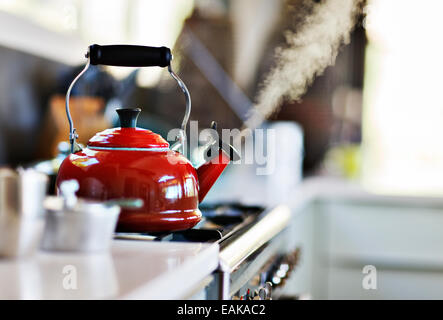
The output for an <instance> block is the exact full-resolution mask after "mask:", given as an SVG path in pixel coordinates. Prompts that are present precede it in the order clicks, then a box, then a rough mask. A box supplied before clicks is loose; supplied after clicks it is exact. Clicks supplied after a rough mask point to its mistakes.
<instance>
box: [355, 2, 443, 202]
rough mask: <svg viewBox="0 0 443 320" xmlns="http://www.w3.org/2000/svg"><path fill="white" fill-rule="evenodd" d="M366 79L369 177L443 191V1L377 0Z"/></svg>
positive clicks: (386, 189)
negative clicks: (442, 35) (442, 36)
mask: <svg viewBox="0 0 443 320" xmlns="http://www.w3.org/2000/svg"><path fill="white" fill-rule="evenodd" d="M367 10H368V11H367V17H366V20H365V27H366V30H367V35H368V46H367V52H366V66H365V81H364V97H363V99H364V111H363V147H364V149H363V151H364V163H363V165H364V167H363V169H364V170H363V182H364V184H365V185H366V186H367V187H368V188H370V189H371V190H372V191H375V192H380V193H391V194H415V195H419V194H427V195H432V194H434V195H437V194H440V195H441V194H443V143H442V141H443V100H442V98H441V95H442V88H441V87H442V84H441V75H442V74H443V59H442V57H443V42H442V40H441V30H442V29H443V19H441V12H442V11H443V1H435V0H422V1H415V0H395V1H394V0H390V1H383V0H372V1H369V2H368V7H367Z"/></svg>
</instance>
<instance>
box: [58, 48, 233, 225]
mask: <svg viewBox="0 0 443 320" xmlns="http://www.w3.org/2000/svg"><path fill="white" fill-rule="evenodd" d="M86 58H88V62H87V63H86V66H85V68H84V69H83V71H82V72H81V73H80V74H79V75H78V76H77V77H76V78H75V79H74V80H73V82H72V83H71V85H70V87H69V88H68V91H67V93H66V114H67V117H68V121H69V125H70V133H69V140H70V143H71V154H70V155H69V156H68V157H67V158H66V159H65V160H64V161H63V163H62V164H61V166H60V169H59V172H58V176H57V181H56V186H57V189H58V188H59V187H60V184H61V183H62V182H63V181H65V180H71V179H75V180H77V181H78V183H79V186H80V188H79V190H78V192H77V195H78V196H79V197H82V198H88V199H94V200H111V199H121V198H139V199H142V200H143V201H144V205H143V206H142V207H141V208H138V209H135V210H122V212H121V214H120V218H119V221H118V224H117V231H121V232H162V231H177V230H184V229H188V228H192V227H193V226H195V225H196V224H197V223H198V222H199V221H200V219H201V212H200V211H199V209H198V204H199V203H200V202H201V201H202V200H203V199H204V197H205V195H206V193H207V192H208V191H209V189H210V188H211V187H212V185H213V184H214V182H215V181H216V180H217V178H218V177H219V176H220V174H221V173H222V171H223V170H224V169H225V167H226V166H227V164H228V163H229V162H230V160H237V159H238V158H239V156H238V153H237V152H236V151H235V149H234V148H232V147H231V146H228V145H226V144H224V143H221V142H220V141H214V142H213V143H212V144H211V146H209V147H208V148H207V149H206V151H207V152H206V160H207V162H206V163H204V164H203V165H201V166H200V167H198V168H197V169H196V168H194V167H193V166H192V165H191V163H190V161H189V160H188V159H187V158H186V157H185V156H184V155H183V149H184V145H185V144H186V133H185V132H186V131H185V130H186V125H187V122H188V119H189V115H190V111H191V99H190V95H189V91H188V89H187V88H186V86H185V84H184V83H183V81H181V79H180V78H179V77H178V76H177V75H176V74H175V73H174V72H173V71H172V68H171V63H170V62H171V60H172V54H171V51H170V49H168V48H166V47H160V48H157V47H146V46H130V45H109V46H99V45H92V46H90V47H89V50H88V53H87V54H86ZM98 64H101V65H111V66H130V67H143V66H145V67H147V66H159V67H166V66H167V67H168V71H169V73H170V74H171V76H172V77H173V78H174V79H175V80H176V81H177V83H178V85H179V87H180V88H181V89H182V91H183V93H184V94H185V97H186V113H185V118H184V120H183V123H182V126H181V129H180V130H179V131H178V132H179V134H178V135H177V137H176V142H175V143H174V144H173V145H172V146H171V148H170V147H169V143H168V142H167V141H166V140H164V139H163V138H162V137H161V136H160V135H158V134H156V133H153V132H152V131H150V130H147V129H142V128H138V127H137V126H136V121H137V117H138V114H139V112H140V111H141V110H140V109H138V108H137V109H119V110H117V113H118V115H119V118H120V127H118V128H112V129H107V130H104V131H102V132H99V133H97V134H96V135H95V136H94V137H92V138H91V139H90V140H89V142H88V144H87V146H86V147H85V148H83V149H82V148H81V147H80V146H79V145H78V144H77V143H76V139H77V137H78V135H77V133H76V130H75V128H74V124H73V121H72V118H71V116H70V112H69V96H70V93H71V89H72V87H73V86H74V84H75V82H76V81H77V80H78V79H79V78H80V77H81V75H82V74H84V73H85V72H86V70H87V69H88V67H89V65H98Z"/></svg>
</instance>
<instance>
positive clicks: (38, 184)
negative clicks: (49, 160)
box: [0, 168, 48, 257]
mask: <svg viewBox="0 0 443 320" xmlns="http://www.w3.org/2000/svg"><path fill="white" fill-rule="evenodd" d="M47 183H48V177H47V176H46V175H44V174H42V173H39V172H37V171H35V170H33V169H27V170H24V169H19V170H18V171H14V170H11V169H5V168H2V169H0V257H19V256H24V255H28V254H30V253H32V252H33V251H34V250H35V249H36V248H37V246H38V244H39V243H40V238H41V234H42V231H43V226H44V212H45V210H44V208H43V201H44V199H45V196H46V188H47Z"/></svg>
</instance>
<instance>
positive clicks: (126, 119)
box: [88, 108, 169, 151]
mask: <svg viewBox="0 0 443 320" xmlns="http://www.w3.org/2000/svg"><path fill="white" fill-rule="evenodd" d="M140 111H141V109H140V108H134V109H117V113H118V116H119V118H120V127H118V128H112V129H106V130H104V131H102V132H99V133H97V134H96V135H95V136H93V137H92V138H91V139H90V140H89V142H88V147H92V148H106V149H108V148H112V149H127V148H131V149H141V150H145V149H146V150H148V149H165V151H167V150H166V149H169V143H168V142H167V141H166V140H165V139H163V138H162V137H161V136H160V135H159V134H156V133H154V132H152V131H151V130H147V129H142V128H137V126H136V125H137V118H138V115H139V114H140Z"/></svg>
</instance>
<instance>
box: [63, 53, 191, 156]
mask: <svg viewBox="0 0 443 320" xmlns="http://www.w3.org/2000/svg"><path fill="white" fill-rule="evenodd" d="M90 50H91V47H90V48H89V50H88V53H87V54H86V57H87V58H88V62H87V63H86V65H85V67H84V69H83V70H82V71H81V72H80V73H79V74H78V75H77V76H76V77H75V78H74V80H73V81H72V83H71V84H70V85H69V88H68V91H67V92H66V102H65V109H66V116H67V117H68V122H69V143H70V144H71V153H74V152H76V150H78V149H81V148H80V146H78V145H77V143H76V140H77V138H78V134H77V132H76V129H75V127H74V121H73V120H72V117H71V113H70V110H69V100H70V96H71V91H72V88H73V87H74V85H75V83H76V82H77V80H78V79H79V78H80V77H81V76H82V75H83V74H84V73H85V72H86V71H87V70H88V68H89V66H90V65H91V55H90ZM171 60H172V58H171ZM168 72H169V73H170V75H171V76H172V78H173V79H174V80H175V81H177V84H178V86H179V87H180V89H181V90H182V91H183V94H184V95H185V99H186V111H185V116H184V118H183V121H182V125H181V130H180V133H179V135H177V137H176V142H175V143H174V145H173V146H172V147H171V149H172V150H177V151H179V152H180V153H182V154H185V146H186V126H187V124H188V121H189V116H190V114H191V105H192V104H191V95H190V93H189V90H188V88H187V87H186V85H185V83H184V82H183V81H182V80H181V79H180V78H179V76H178V75H177V74H176V73H175V72H174V71H173V70H172V67H171V63H170V62H169V65H168Z"/></svg>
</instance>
